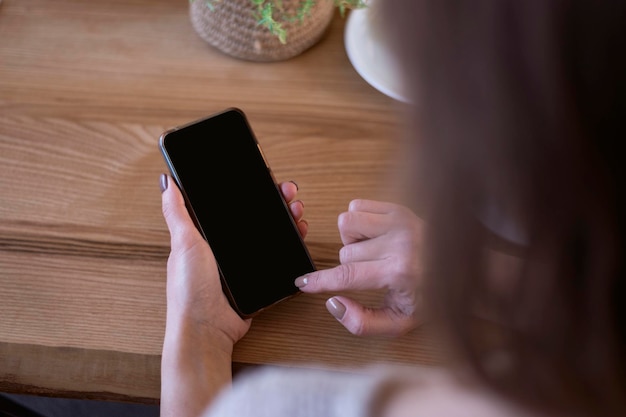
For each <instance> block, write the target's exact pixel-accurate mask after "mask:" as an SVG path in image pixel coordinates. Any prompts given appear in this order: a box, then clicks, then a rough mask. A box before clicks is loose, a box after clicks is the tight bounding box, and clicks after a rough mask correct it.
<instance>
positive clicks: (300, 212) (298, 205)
mask: <svg viewBox="0 0 626 417" xmlns="http://www.w3.org/2000/svg"><path fill="white" fill-rule="evenodd" d="M289 211H291V216H292V217H293V219H294V220H295V221H296V222H299V221H300V220H302V217H303V216H304V203H303V202H302V200H295V201H292V202H291V203H289Z"/></svg>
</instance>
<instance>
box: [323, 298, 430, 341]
mask: <svg viewBox="0 0 626 417" xmlns="http://www.w3.org/2000/svg"><path fill="white" fill-rule="evenodd" d="M326 308H327V309H328V312H329V313H330V314H332V315H333V317H335V318H336V319H337V321H339V322H340V323H341V324H342V325H343V326H344V327H345V328H346V329H347V330H348V331H349V332H350V333H352V334H354V335H357V336H373V335H377V336H400V335H403V334H405V333H407V332H409V331H410V330H413V329H414V328H415V327H417V326H418V325H419V321H418V320H417V318H416V317H415V316H412V315H405V314H402V313H400V312H398V311H394V310H393V309H391V308H389V307H383V308H370V307H365V306H364V305H362V304H361V303H359V302H357V301H355V300H353V299H351V298H348V297H344V296H335V297H332V298H329V299H328V300H327V301H326Z"/></svg>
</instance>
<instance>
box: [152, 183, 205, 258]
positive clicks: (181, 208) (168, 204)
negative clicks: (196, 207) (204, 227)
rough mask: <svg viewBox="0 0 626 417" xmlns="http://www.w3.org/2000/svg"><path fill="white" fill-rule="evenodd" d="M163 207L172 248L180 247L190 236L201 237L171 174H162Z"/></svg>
mask: <svg viewBox="0 0 626 417" xmlns="http://www.w3.org/2000/svg"><path fill="white" fill-rule="evenodd" d="M160 186H161V208H162V211H163V217H164V218H165V223H166V224H167V228H168V229H169V232H170V236H171V240H172V242H171V243H172V248H175V247H179V246H180V245H181V244H182V243H183V242H185V241H186V242H188V239H189V237H191V236H193V237H194V239H195V236H194V235H197V237H199V238H201V236H200V233H199V232H198V230H197V229H196V226H195V225H194V223H193V221H192V220H191V217H190V216H189V212H188V211H187V207H186V206H185V200H184V199H183V196H182V194H181V193H180V190H179V189H178V187H177V186H176V183H175V182H174V181H172V178H171V177H170V176H169V175H166V174H161V178H160Z"/></svg>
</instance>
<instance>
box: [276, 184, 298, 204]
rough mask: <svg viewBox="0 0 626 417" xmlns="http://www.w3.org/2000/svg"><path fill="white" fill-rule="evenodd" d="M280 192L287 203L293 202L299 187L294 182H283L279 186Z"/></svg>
mask: <svg viewBox="0 0 626 417" xmlns="http://www.w3.org/2000/svg"><path fill="white" fill-rule="evenodd" d="M279 188H280V192H281V193H282V194H283V198H284V199H285V201H286V202H287V203H290V202H291V201H293V199H295V198H296V195H297V194H298V185H297V184H296V183H295V182H293V181H285V182H281V183H280V185H279Z"/></svg>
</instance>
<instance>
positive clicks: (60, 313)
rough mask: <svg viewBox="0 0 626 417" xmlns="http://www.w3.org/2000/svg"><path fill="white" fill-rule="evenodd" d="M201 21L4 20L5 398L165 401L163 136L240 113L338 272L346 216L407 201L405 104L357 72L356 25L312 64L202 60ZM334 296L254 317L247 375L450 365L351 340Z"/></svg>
mask: <svg viewBox="0 0 626 417" xmlns="http://www.w3.org/2000/svg"><path fill="white" fill-rule="evenodd" d="M187 8H188V2H187V0H130V1H129V0H100V1H97V2H93V1H82V0H55V1H46V0H4V2H3V3H2V4H1V5H0V391H5V392H21V393H34V394H40V395H56V396H66V397H81V398H99V399H115V400H124V401H138V402H153V403H154V402H158V398H159V386H160V352H161V346H162V339H163V332H164V318H165V263H166V259H167V255H168V251H169V235H168V233H167V229H166V227H165V223H164V221H163V219H162V216H161V211H160V193H159V188H158V176H159V173H161V172H165V171H166V167H165V164H164V162H163V160H162V158H161V155H160V153H159V151H158V147H157V143H158V138H159V136H160V134H161V133H162V131H164V130H165V129H167V128H169V127H172V126H175V125H179V124H182V123H186V122H188V121H191V120H195V119H197V118H200V117H203V116H206V115H208V114H211V113H213V112H216V111H219V110H221V109H223V108H225V107H229V106H237V107H240V108H242V109H243V110H244V111H245V112H246V113H247V114H248V117H249V119H250V122H251V124H252V126H253V128H254V129H255V131H256V133H257V135H258V138H259V141H260V142H261V144H262V145H263V147H264V150H265V153H266V156H267V158H268V159H269V162H270V165H271V166H272V167H273V171H274V173H275V175H276V177H277V179H278V180H289V179H294V180H296V181H297V182H298V184H299V186H300V194H299V196H300V197H301V198H302V199H303V200H304V201H305V204H306V218H307V219H308V221H309V224H310V233H309V235H308V237H307V240H306V241H307V244H308V246H309V247H310V250H311V253H312V255H313V257H314V260H315V262H316V263H317V265H318V267H320V268H326V267H331V266H333V265H336V264H337V263H338V250H339V248H340V247H341V242H340V239H339V235H338V232H337V228H336V220H337V215H338V214H339V213H340V212H342V211H344V210H345V209H346V208H347V205H348V202H349V201H350V200H351V199H352V198H355V197H364V198H390V197H391V194H393V192H392V191H391V190H392V189H393V184H394V181H392V180H391V178H392V177H391V176H390V175H389V172H390V171H389V168H390V167H391V165H392V160H393V152H394V149H395V147H394V144H395V143H396V141H397V137H398V134H397V133H398V132H397V131H398V128H397V127H396V126H397V122H398V119H399V117H398V111H399V108H398V107H399V105H398V103H396V102H394V101H393V100H392V99H390V98H388V97H386V96H384V95H383V94H381V93H379V92H378V91H376V90H375V89H373V88H372V87H370V86H369V85H368V84H367V83H365V82H364V81H363V80H362V79H361V78H360V77H359V75H358V74H357V73H356V72H355V70H354V69H353V67H352V66H351V64H350V62H349V60H348V58H347V56H346V53H345V50H344V46H343V29H344V24H345V20H344V19H342V18H341V17H340V16H339V15H337V16H336V18H335V20H334V21H333V24H332V26H331V29H330V31H329V33H328V35H327V36H326V37H325V38H324V39H323V40H322V41H321V42H320V43H319V44H318V45H316V46H315V47H314V48H313V49H311V50H309V51H308V52H306V53H305V54H303V55H301V56H299V57H297V58H294V59H291V60H288V61H284V62H279V63H252V62H245V61H240V60H237V59H233V58H230V57H228V56H225V55H223V54H221V53H220V52H217V51H216V50H214V49H212V48H211V47H210V46H208V45H207V44H206V43H204V41H202V40H201V39H200V38H199V37H198V36H197V35H196V33H195V32H193V29H192V28H191V26H190V23H189V18H188V14H187ZM390 193H391V194H390ZM327 296H328V295H319V296H312V295H302V296H299V297H296V298H294V299H292V300H290V301H287V302H285V303H283V304H281V305H279V306H276V307H275V308H273V309H271V310H269V311H266V312H265V313H263V314H262V315H260V316H259V317H257V318H256V319H255V320H254V322H253V325H252V329H251V330H250V332H249V334H248V335H247V336H246V337H245V338H244V339H243V340H242V341H241V342H240V343H239V344H238V345H237V346H236V349H235V353H234V361H235V368H239V367H241V366H245V365H248V364H275V365H287V366H313V367H315V366H333V367H351V366H359V365H365V364H368V363H373V362H379V361H388V362H395V363H421V364H435V363H438V361H439V360H440V347H439V345H438V343H436V342H435V338H434V337H433V334H431V333H432V332H429V331H428V330H427V329H418V330H417V331H415V332H413V333H411V334H409V335H407V336H406V337H404V338H401V339H393V340H392V339H386V338H373V339H363V338H359V337H356V336H352V335H351V334H349V333H348V332H347V331H346V330H345V329H344V328H343V327H341V325H340V324H339V323H337V322H336V321H335V320H334V319H333V318H332V317H331V316H330V315H329V314H328V313H327V311H326V309H325V307H324V300H325V299H326V298H327ZM367 297H369V296H367ZM367 297H365V301H374V300H375V297H376V296H375V295H372V299H371V300H370V299H368V298H367Z"/></svg>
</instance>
